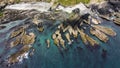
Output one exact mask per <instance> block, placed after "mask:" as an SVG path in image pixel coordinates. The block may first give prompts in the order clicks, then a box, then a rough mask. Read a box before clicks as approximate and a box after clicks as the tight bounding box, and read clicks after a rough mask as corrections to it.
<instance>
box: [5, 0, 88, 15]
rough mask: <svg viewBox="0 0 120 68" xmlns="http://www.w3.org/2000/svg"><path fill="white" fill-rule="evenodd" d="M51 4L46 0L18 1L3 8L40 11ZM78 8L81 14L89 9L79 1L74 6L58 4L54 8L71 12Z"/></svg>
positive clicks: (45, 10)
mask: <svg viewBox="0 0 120 68" xmlns="http://www.w3.org/2000/svg"><path fill="white" fill-rule="evenodd" d="M51 6H52V4H51V3H47V2H35V3H19V4H14V5H10V6H7V7H6V8H5V9H16V10H32V9H35V10H38V11H41V12H48V10H49V8H50V7H51ZM76 8H79V9H80V11H81V12H80V13H81V14H85V13H88V12H89V11H90V10H89V9H88V8H87V7H86V6H85V5H84V4H83V3H79V4H77V5H74V6H68V7H63V6H61V5H59V6H58V8H57V9H56V10H62V11H65V12H68V13H71V12H72V10H74V9H76Z"/></svg>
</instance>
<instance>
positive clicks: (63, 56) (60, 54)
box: [0, 21, 120, 68]
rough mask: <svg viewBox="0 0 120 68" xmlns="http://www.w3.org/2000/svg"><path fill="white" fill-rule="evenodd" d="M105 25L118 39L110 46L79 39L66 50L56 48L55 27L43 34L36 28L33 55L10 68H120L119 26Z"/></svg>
mask: <svg viewBox="0 0 120 68" xmlns="http://www.w3.org/2000/svg"><path fill="white" fill-rule="evenodd" d="M102 25H104V26H108V27H111V28H112V29H113V30H115V31H116V33H117V36H115V37H110V38H109V41H108V42H107V43H103V42H100V41H99V40H98V39H97V38H95V37H94V39H96V40H98V41H99V43H100V45H99V46H100V47H97V48H91V47H89V45H84V43H83V42H82V41H81V38H79V39H78V41H74V42H73V44H72V45H67V50H59V49H58V48H57V46H56V45H54V43H53V40H52V38H51V35H52V33H53V32H54V30H55V29H54V30H51V29H50V28H52V26H51V27H49V28H47V27H46V29H47V30H45V31H44V32H42V33H41V32H39V31H37V30H35V29H34V28H33V29H31V31H34V33H35V34H36V35H37V37H36V41H35V43H34V44H33V47H34V48H35V52H34V55H33V56H31V57H29V58H28V59H25V60H24V61H23V63H18V64H15V65H13V66H11V67H10V68H120V26H117V25H115V24H113V23H112V22H108V21H104V23H102ZM56 28H57V27H56ZM0 37H1V38H0V41H1V40H3V39H2V38H4V37H2V35H0ZM48 38H49V39H51V40H50V41H51V44H50V48H46V47H47V45H46V42H45V39H48ZM0 43H1V42H0ZM66 44H67V43H66ZM3 45H4V44H3V43H1V44H0V54H2V52H4V46H3ZM102 49H105V50H107V53H106V56H102ZM0 68H3V67H2V66H1V67H0Z"/></svg>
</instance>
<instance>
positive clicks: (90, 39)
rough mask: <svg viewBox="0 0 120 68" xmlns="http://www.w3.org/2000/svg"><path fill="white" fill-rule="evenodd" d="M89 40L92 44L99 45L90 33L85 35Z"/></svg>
mask: <svg viewBox="0 0 120 68" xmlns="http://www.w3.org/2000/svg"><path fill="white" fill-rule="evenodd" d="M85 37H86V39H87V41H88V42H89V43H90V45H92V46H95V45H98V42H97V41H96V40H94V39H92V38H91V37H89V36H88V35H86V36H85Z"/></svg>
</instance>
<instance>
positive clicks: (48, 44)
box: [46, 39, 50, 48]
mask: <svg viewBox="0 0 120 68" xmlns="http://www.w3.org/2000/svg"><path fill="white" fill-rule="evenodd" d="M46 43H47V48H50V40H49V39H47V40H46Z"/></svg>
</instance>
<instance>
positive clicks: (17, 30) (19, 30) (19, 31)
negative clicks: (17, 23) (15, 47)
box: [10, 27, 24, 38]
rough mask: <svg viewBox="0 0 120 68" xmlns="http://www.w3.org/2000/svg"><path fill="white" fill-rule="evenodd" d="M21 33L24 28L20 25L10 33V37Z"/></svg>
mask: <svg viewBox="0 0 120 68" xmlns="http://www.w3.org/2000/svg"><path fill="white" fill-rule="evenodd" d="M22 33H24V28H23V27H20V28H18V29H16V30H15V31H14V32H12V33H11V35H10V38H14V37H16V36H19V35H20V34H22Z"/></svg>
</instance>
